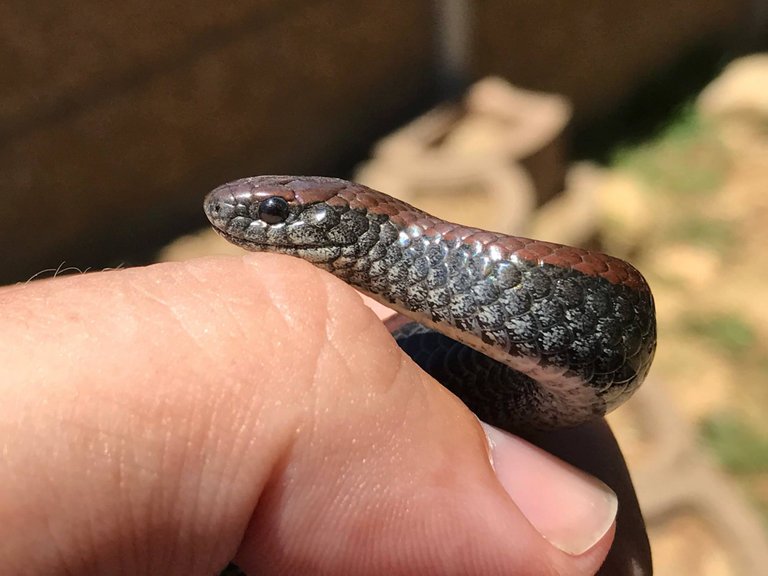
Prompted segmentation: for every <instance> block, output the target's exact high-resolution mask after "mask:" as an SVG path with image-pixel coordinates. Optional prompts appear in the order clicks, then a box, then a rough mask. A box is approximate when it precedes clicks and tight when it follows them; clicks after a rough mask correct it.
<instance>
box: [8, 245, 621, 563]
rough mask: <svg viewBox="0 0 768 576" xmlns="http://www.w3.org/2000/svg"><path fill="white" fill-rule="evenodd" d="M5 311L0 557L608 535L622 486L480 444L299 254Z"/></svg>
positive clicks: (319, 550)
mask: <svg viewBox="0 0 768 576" xmlns="http://www.w3.org/2000/svg"><path fill="white" fill-rule="evenodd" d="M0 309H1V310H2V312H1V313H0V365H2V366H4V367H5V369H6V373H7V375H8V378H4V380H3V382H2V384H0V389H2V392H3V398H4V402H3V403H2V405H1V406H0V435H1V436H2V438H3V439H4V444H3V449H4V456H5V461H4V464H3V466H2V467H1V468H0V494H1V495H0V518H2V519H3V522H2V523H0V526H1V527H0V541H2V542H3V546H2V548H1V549H0V573H21V572H23V573H26V574H36V573H39V574H55V573H59V572H60V573H64V572H65V571H67V572H72V573H81V572H82V573H85V572H88V573H115V572H118V571H122V572H126V573H131V574H157V573H164V574H210V573H212V572H215V571H216V570H218V569H220V568H221V567H222V566H224V565H225V564H226V563H227V560H229V559H230V558H232V557H233V556H234V557H235V559H236V561H237V563H238V564H239V565H240V566H241V567H242V568H243V569H244V570H245V571H246V573H248V572H251V573H259V574H272V573H275V574H281V573H288V574H309V573H312V574H422V575H423V574H451V573H455V574H531V575H533V574H556V573H567V574H576V575H578V574H592V573H594V572H595V571H596V570H597V569H598V567H599V566H600V564H601V562H602V560H603V558H604V557H605V554H606V553H607V550H608V547H609V546H610V540H611V538H612V526H613V517H614V515H615V511H616V500H615V496H613V494H612V492H610V490H609V489H608V488H606V487H605V486H604V485H602V484H601V483H599V482H598V481H596V480H594V479H592V478H591V477H588V476H586V475H585V474H583V473H581V472H578V471H576V470H575V469H573V468H571V467H569V466H568V465H566V464H563V463H562V462H560V461H559V460H557V459H555V458H554V457H552V456H549V455H547V454H546V453H544V452H542V451H540V450H539V449H537V448H534V447H532V446H530V445H528V444H526V443H525V442H523V441H522V440H519V439H516V438H514V437H512V436H510V435H507V434H505V433H502V432H499V431H497V430H494V429H491V428H486V432H487V436H486V433H484V432H483V428H481V427H480V426H479V424H478V422H477V420H476V419H475V418H474V417H473V416H472V415H471V414H470V413H469V412H468V411H467V410H466V409H465V408H464V406H463V405H462V404H461V403H460V402H459V401H458V400H457V399H456V398H455V397H453V396H452V395H451V394H450V393H449V392H447V391H446V390H445V389H443V388H442V387H440V386H439V385H437V384H436V383H435V382H434V381H433V380H431V379H430V378H429V377H428V376H426V375H425V374H423V373H422V372H421V371H420V370H419V369H418V368H417V367H416V366H415V365H414V364H413V363H412V362H411V361H410V360H408V359H407V358H406V357H405V356H404V355H403V354H402V353H401V352H400V351H399V349H398V348H397V347H396V346H395V344H394V342H393V341H392V339H391V337H390V336H389V334H388V333H387V331H386V330H385V329H384V327H383V326H382V324H381V323H380V321H379V320H378V319H377V318H376V317H375V315H374V314H373V313H371V312H370V310H368V309H367V308H366V307H365V306H364V305H363V304H362V302H361V300H360V298H359V297H358V296H357V294H356V293H355V292H354V291H353V290H351V289H350V288H348V287H346V286H345V285H344V284H342V283H340V282H339V281H337V280H335V279H334V278H332V277H330V276H329V275H327V274H323V273H322V272H320V271H318V270H316V269H314V268H312V267H311V266H309V265H307V264H305V263H303V262H300V261H298V260H294V259H289V258H281V257H275V256H268V255H252V256H248V257H245V258H243V259H216V260H214V259H210V260H199V261H194V262H189V263H185V264H166V265H159V266H155V267H150V268H144V269H132V270H125V271H119V272H110V273H99V274H90V275H86V276H81V277H75V278H72V277H70V278H66V279H57V280H53V281H47V282H40V283H35V284H32V285H28V286H24V287H13V288H8V289H5V290H3V291H2V292H0ZM491 462H493V465H492V464H491Z"/></svg>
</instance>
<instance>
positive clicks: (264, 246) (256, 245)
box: [214, 228, 344, 254]
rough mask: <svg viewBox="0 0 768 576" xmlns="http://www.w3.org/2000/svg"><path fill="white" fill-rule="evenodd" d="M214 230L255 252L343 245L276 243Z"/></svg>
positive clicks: (339, 246) (283, 252)
mask: <svg viewBox="0 0 768 576" xmlns="http://www.w3.org/2000/svg"><path fill="white" fill-rule="evenodd" d="M214 230H216V233H217V234H218V235H219V236H221V237H222V238H224V239H225V240H226V241H228V242H230V243H232V244H235V245H237V246H240V247H242V248H246V249H248V250H251V251H255V252H280V253H282V254H291V253H293V252H298V251H300V250H327V249H334V248H338V249H339V250H341V249H342V248H343V247H344V246H342V245H340V244H332V243H330V242H329V243H325V244H276V243H275V241H274V240H269V241H267V240H265V241H263V242H259V241H258V240H250V239H248V238H244V237H243V236H240V235H237V234H232V233H231V232H226V231H224V230H222V229H221V228H214Z"/></svg>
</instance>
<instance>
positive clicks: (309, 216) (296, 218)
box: [204, 176, 371, 264]
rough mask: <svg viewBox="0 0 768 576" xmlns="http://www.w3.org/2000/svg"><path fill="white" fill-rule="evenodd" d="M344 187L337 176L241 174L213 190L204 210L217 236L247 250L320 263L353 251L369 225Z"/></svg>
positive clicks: (367, 219)
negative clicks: (352, 207)
mask: <svg viewBox="0 0 768 576" xmlns="http://www.w3.org/2000/svg"><path fill="white" fill-rule="evenodd" d="M347 187H348V183H347V182H345V181H343V180H338V179H335V178H313V179H312V181H311V183H310V182H309V181H308V179H304V178H301V177H294V176H258V177H253V178H243V179H241V180H236V181H234V182H230V183H228V184H224V185H223V186H219V187H218V188H216V189H215V190H213V191H211V192H210V193H209V194H208V195H207V196H206V198H205V202H204V208H205V214H206V216H207V217H208V219H209V220H210V222H211V224H212V225H213V227H214V229H215V230H216V231H217V232H218V233H219V234H220V235H221V236H223V237H224V238H226V239H227V240H229V241H230V242H232V243H234V244H237V245H238V246H242V247H243V248H246V249H247V250H252V251H257V252H279V253H282V254H292V255H295V256H300V257H301V258H304V259H307V260H310V261H312V262H314V263H316V264H322V263H327V262H331V261H333V260H335V259H337V258H338V257H339V256H342V255H345V254H349V255H352V253H354V251H355V249H354V248H355V246H356V245H357V244H358V241H359V239H360V238H361V237H362V236H363V235H364V234H365V233H366V232H369V230H370V228H371V221H370V219H369V218H367V217H366V215H365V213H364V212H362V211H359V210H353V209H351V208H350V205H349V201H348V200H347V199H346V198H345V197H344V196H345V195H344V192H345V190H346V189H347Z"/></svg>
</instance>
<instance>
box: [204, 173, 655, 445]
mask: <svg viewBox="0 0 768 576" xmlns="http://www.w3.org/2000/svg"><path fill="white" fill-rule="evenodd" d="M205 212H206V215H207V216H208V218H209V220H210V221H211V224H212V225H213V227H214V228H215V230H216V231H217V232H218V233H219V234H220V235H222V236H223V237H224V238H226V239H227V240H229V241H230V242H232V243H234V244H237V245H239V246H242V247H244V248H246V249H248V250H253V251H267V252H278V253H282V254H289V255H293V256H297V257H299V258H303V259H305V260H308V261H309V262H312V263H313V264H315V265H316V266H319V267H321V268H323V269H325V270H327V271H329V272H331V273H332V274H334V275H336V276H338V277H339V278H341V279H342V280H344V281H345V282H347V283H349V284H351V285H352V286H354V287H355V288H358V289H359V290H361V291H363V292H365V293H367V294H369V295H371V296H372V297H373V298H375V299H376V300H378V301H380V302H382V303H384V304H386V305H388V306H390V307H392V308H394V309H395V310H397V311H399V312H401V313H403V314H405V315H407V316H409V317H410V318H412V319H413V320H414V321H416V322H417V323H418V324H412V325H409V326H406V327H404V328H403V329H402V330H401V331H400V333H399V335H398V336H397V338H398V343H399V344H400V346H401V347H402V348H403V349H404V350H405V351H406V352H407V353H408V354H409V355H411V357H412V358H413V359H414V360H415V361H416V362H417V363H418V364H419V365H420V366H421V367H422V368H424V369H425V370H426V371H428V372H429V373H430V374H432V375H433V376H434V377H435V378H436V379H437V380H438V381H440V382H441V383H442V384H443V385H445V386H446V387H448V388H449V389H450V390H452V391H453V392H454V393H455V394H456V395H457V396H459V397H460V398H461V399H462V400H463V401H464V402H465V404H467V406H468V407H469V408H470V409H471V410H472V411H474V412H475V413H476V414H477V416H478V417H479V418H481V419H482V420H484V421H486V422H489V423H490V424H494V425H496V426H500V427H503V428H506V429H510V430H521V429H525V428H531V427H532V428H554V427H565V426H574V425H577V424H581V423H583V422H586V421H588V420H591V419H593V418H596V417H600V416H602V415H604V414H605V413H606V412H608V411H609V410H611V409H612V408H614V407H615V406H617V405H618V404H620V403H622V402H623V401H624V400H626V399H627V398H629V396H631V395H632V393H633V392H634V391H635V390H636V389H637V387H638V386H639V385H640V384H641V382H642V381H643V379H644V378H645V376H646V374H647V372H648V369H649V368H650V365H651V362H652V360H653V355H654V350H655V347H656V320H655V313H654V303H653V296H652V295H651V291H650V289H649V287H648V284H647V283H646V281H645V279H644V278H643V276H642V275H641V274H640V273H639V272H638V271H637V270H636V269H635V268H634V267H632V266H631V265H630V264H628V263H627V262H624V261H623V260H619V259H617V258H613V257H611V256H607V255H604V254H600V253H597V252H592V251H588V250H583V249H579V248H573V247H569V246H563V245H559V244H553V243H549V242H542V241H538V240H531V239H527V238H520V237H515V236H508V235H505V234H500V233H496V232H487V231H484V230H479V229H476V228H469V227H466V226H462V225H459V224H452V223H450V222H446V221H443V220H441V219H439V218H436V217H434V216H431V215H429V214H427V213H425V212H422V211H421V210H418V209H416V208H414V207H412V206H410V205H408V204H406V203H405V202H402V201H400V200H396V199H394V198H392V197H390V196H387V195H386V194H383V193H381V192H377V191H375V190H372V189H370V188H367V187H365V186H362V185H359V184H355V183H352V182H347V181H345V180H339V179H336V178H323V177H303V176H299V177H296V176H258V177H253V178H244V179H242V180H237V181H235V182H231V183H228V184H224V185H223V186H220V187H218V188H216V189H215V190H213V191H212V192H210V193H209V194H208V195H207V196H206V199H205Z"/></svg>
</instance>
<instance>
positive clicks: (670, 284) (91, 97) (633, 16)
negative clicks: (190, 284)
mask: <svg viewBox="0 0 768 576" xmlns="http://www.w3.org/2000/svg"><path fill="white" fill-rule="evenodd" d="M761 50H768V1H767V0H698V1H697V2H689V1H687V0H665V1H663V2H661V1H656V0H624V1H623V2H614V1H611V0H588V1H584V2H570V1H566V0H553V1H551V2H535V1H532V0H517V1H514V0H513V1H510V0H507V1H502V0H483V1H482V2H472V1H470V0H442V1H441V0H411V1H410V2H402V3H394V2H371V1H360V0H256V1H252V2H241V1H237V0H235V1H233V2H227V3H216V2H200V1H198V2H194V1H193V2H183V3H182V2H178V1H177V0H168V1H166V2H142V1H136V2H128V3H125V2H115V1H114V0H106V1H104V0H101V1H99V2H96V1H93V0H81V1H80V2H76V3H71V2H61V1H60V0H48V1H45V2H42V1H40V0H32V1H29V0H25V1H23V2H22V1H21V0H7V1H6V2H3V3H0V80H2V82H1V83H0V174H2V179H0V245H2V246H3V249H2V252H0V283H14V282H24V281H27V280H29V279H31V278H33V277H49V276H53V275H56V274H62V273H67V272H76V271H78V270H85V269H94V268H95V269H99V268H104V267H111V266H131V265H138V264H145V263H148V262H152V261H156V260H179V259H186V258H191V257H194V256H197V255H203V254H217V253H222V254H223V253H232V252H233V251H234V250H235V249H234V248H232V247H230V246H228V245H225V244H224V243H223V242H222V241H220V240H219V239H218V238H217V237H216V236H215V235H214V234H213V233H211V232H210V231H208V230H206V222H205V219H204V216H203V214H202V209H201V201H202V198H203V196H204V194H205V193H206V192H207V191H208V190H210V189H211V188H213V187H215V186H217V185H219V184H221V183H223V182H226V181H229V180H233V179H236V178H240V177H243V176H250V175H256V174H261V173H273V174H274V173H288V174H322V175H333V176H341V177H347V178H353V179H356V180H359V181H361V182H363V183H366V184H369V185H371V186H373V187H375V188H379V189H381V190H383V191H386V192H388V193H391V194H394V195H397V196H400V197H401V198H404V199H405V200H407V201H410V202H412V203H414V204H416V205H418V206H420V207H422V208H424V209H426V210H428V211H431V212H433V213H436V214H438V215H440V216H443V217H445V218H449V219H452V220H455V221H460V222H462V223H466V224H472V225H478V226H482V227H486V228H491V229H495V230H502V231H507V232H513V233H519V234H525V235H530V236H534V237H537V238H541V239H546V240H552V241H558V242H565V243H571V244H579V245H582V246H588V247H596V248H600V249H602V250H605V251H607V252H610V253H612V254H615V255H618V256H621V257H624V258H627V259H629V260H631V261H632V262H633V263H635V264H636V265H637V266H638V267H639V268H640V269H641V270H642V271H643V272H644V273H645V274H646V276H647V277H648V279H649V281H650V283H651V285H652V287H653V290H654V293H655V295H656V300H657V307H658V315H659V331H660V340H659V350H658V353H657V360H656V363H655V365H654V368H653V370H652V373H651V376H650V378H649V380H648V382H647V384H646V385H645V386H644V387H643V389H642V390H641V392H640V393H638V395H637V397H636V400H633V401H632V402H631V403H630V404H629V405H628V406H627V407H625V408H623V409H621V410H619V411H618V413H616V415H615V416H612V417H611V421H612V424H613V425H614V428H615V430H616V434H617V436H618V438H619V441H620V443H621V445H622V447H623V449H624V451H625V453H626V455H627V458H628V461H629V465H630V469H631V471H632V474H633V477H634V479H635V482H636V486H637V489H638V493H639V497H640V501H641V505H642V507H643V509H644V513H645V516H646V521H647V523H648V527H649V531H650V534H651V539H652V546H653V550H654V563H655V567H656V573H657V574H661V575H667V574H669V575H672V574H675V575H679V574H686V575H687V574H697V575H704V576H710V575H711V576H715V575H744V574H749V575H757V574H766V573H768V572H766V570H768V545H767V544H766V542H768V415H767V414H768V387H767V386H765V382H766V379H767V378H768V344H766V342H768V339H766V335H768V303H766V300H765V297H764V296H765V294H766V291H768V251H767V250H766V247H768V52H765V53H762V54H761ZM490 206H493V207H492V208H491V207H490ZM52 313H55V311H52Z"/></svg>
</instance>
